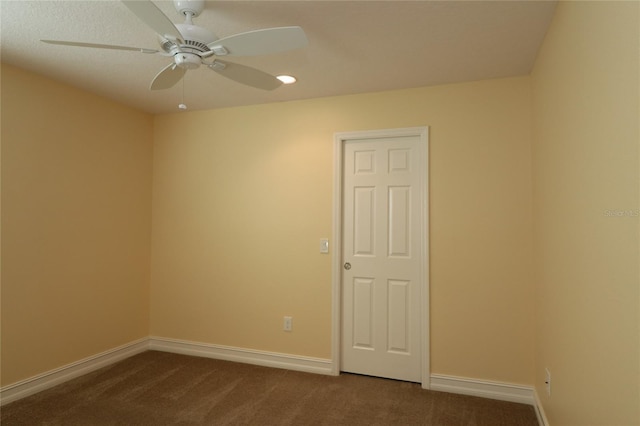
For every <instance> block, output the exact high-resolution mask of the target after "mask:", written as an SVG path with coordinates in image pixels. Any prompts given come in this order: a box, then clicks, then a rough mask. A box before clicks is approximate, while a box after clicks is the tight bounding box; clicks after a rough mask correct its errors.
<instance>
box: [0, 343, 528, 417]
mask: <svg viewBox="0 0 640 426" xmlns="http://www.w3.org/2000/svg"><path fill="white" fill-rule="evenodd" d="M0 419H1V424H2V426H12V425H28V426H35V425H65V426H67V425H70V426H73V425H82V426H91V425H154V426H155V425H180V426H187V425H260V426H263V425H368V426H370V425H433V426H436V425H437V426H458V425H487V426H501V425H504V426H537V425H538V423H537V419H536V415H535V412H534V409H533V407H532V406H529V405H524V404H517V403H512V402H504V401H495V400H490V399H484V398H476V397H470V396H463V395H455V394H450V393H444V392H434V391H427V390H424V389H422V388H421V387H420V385H419V384H416V383H406V382H399V381H395V380H387V379H380V378H375V377H367V376H358V375H353V374H342V375H340V376H338V377H333V376H324V375H318V374H310V373H301V372H295V371H288V370H280V369H273V368H267V367H259V366H254V365H248V364H238V363H234V362H228V361H219V360H214V359H209V358H199V357H192V356H185V355H177V354H171V353H165V352H156V351H149V352H145V353H142V354H139V355H136V356H134V357H131V358H128V359H126V360H124V361H121V362H119V363H116V364H113V365H111V366H108V367H105V368H102V369H100V370H97V371H95V372H93V373H90V374H87V375H85V376H82V377H79V378H77V379H74V380H71V381H69V382H66V383H63V384H61V385H58V386H56V387H54V388H51V389H48V390H46V391H43V392H40V393H38V394H35V395H32V396H30V397H27V398H24V399H21V400H19V401H15V402H13V403H10V404H7V405H6V406H4V407H2V410H1V416H0Z"/></svg>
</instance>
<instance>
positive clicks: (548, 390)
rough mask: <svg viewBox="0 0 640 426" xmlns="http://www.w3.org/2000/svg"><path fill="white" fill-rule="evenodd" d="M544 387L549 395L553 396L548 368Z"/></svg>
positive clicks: (545, 371) (545, 373)
mask: <svg viewBox="0 0 640 426" xmlns="http://www.w3.org/2000/svg"><path fill="white" fill-rule="evenodd" d="M544 387H545V388H546V389H547V395H549V396H551V373H550V372H549V369H548V368H545V369H544Z"/></svg>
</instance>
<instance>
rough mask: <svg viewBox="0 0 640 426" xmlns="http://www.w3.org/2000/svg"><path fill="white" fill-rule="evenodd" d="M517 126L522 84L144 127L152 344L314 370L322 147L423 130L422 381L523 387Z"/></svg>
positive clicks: (527, 147) (327, 225)
mask: <svg viewBox="0 0 640 426" xmlns="http://www.w3.org/2000/svg"><path fill="white" fill-rule="evenodd" d="M282 90H286V89H282ZM530 120H531V97H530V80H529V78H528V77H522V78H513V79H504V80H493V81H483V82H474V83H467V84H458V85H449V86H439V87H430V88H422V89H414V90H404V91H394V92H386V93H377V94H365V95H358V96H345V97H336V98H324V99H315V100H308V101H299V102H290V103H280V104H270V105H261V106H251V107H242V108H231V109H222V110H212V111H202V112H188V113H176V114H170V115H161V116H156V117H155V125H154V135H155V136H154V138H155V139H154V140H155V146H154V168H153V209H152V211H153V221H152V222H153V226H152V229H153V231H152V234H153V237H152V288H151V332H152V334H153V335H156V336H161V337H168V338H175V339H184V340H190V341H198V342H206V343H213V344H220V345H230V346H236V347H242V348H252V349H259V350H266V351H275V352H283V353H291V354H298V355H307V356H313V357H321V358H329V357H330V355H331V335H330V332H331V257H330V256H327V255H321V254H319V252H318V242H319V239H320V238H321V237H330V236H331V225H332V224H331V214H332V177H333V170H332V167H333V152H332V150H333V134H334V132H338V131H352V130H369V129H380V128H395V127H409V126H425V125H428V126H430V158H431V162H430V203H431V212H430V221H431V226H430V230H431V241H430V244H431V362H432V365H431V367H432V372H434V373H442V374H452V375H458V376H466V377H474V378H481V379H489V380H497V381H505V382H515V383H525V384H527V383H532V381H533V339H532V336H533V288H532V280H531V274H532V269H531V259H532V237H531V230H532V217H531V212H532V206H531V191H532V188H531V168H530V166H531V140H530V138H531V126H530V124H531V123H530ZM335 243H336V242H335V241H332V244H335ZM284 315H291V316H293V317H294V331H293V332H292V333H285V332H283V331H282V317H283V316H284Z"/></svg>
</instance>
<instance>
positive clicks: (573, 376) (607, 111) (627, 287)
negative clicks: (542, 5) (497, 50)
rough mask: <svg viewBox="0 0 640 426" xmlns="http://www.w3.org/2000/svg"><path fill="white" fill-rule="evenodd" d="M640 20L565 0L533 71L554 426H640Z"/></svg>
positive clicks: (607, 7) (539, 334)
mask: <svg viewBox="0 0 640 426" xmlns="http://www.w3.org/2000/svg"><path fill="white" fill-rule="evenodd" d="M639 17H640V10H639V3H638V2H625V3H622V2H562V3H560V4H559V6H558V8H557V11H556V15H555V18H554V21H553V24H552V26H551V28H550V30H549V32H548V34H547V37H546V39H545V42H544V45H543V47H542V49H541V51H540V53H539V57H538V60H537V62H536V66H535V70H534V72H533V78H532V81H533V95H534V117H535V119H534V123H535V125H534V130H535V132H534V133H535V139H534V149H533V153H534V156H533V176H534V200H533V201H534V220H535V233H534V235H535V259H536V260H535V272H536V274H535V280H536V287H537V297H536V300H537V327H536V342H537V343H536V348H537V350H536V370H535V384H536V388H537V391H538V394H539V395H540V398H541V400H542V403H543V406H544V409H545V411H546V414H547V417H548V419H549V421H550V423H551V424H552V425H553V426H566V425H587V424H588V425H638V424H640V414H639V410H640V392H639V385H640V383H639V377H640V376H639V373H640V370H639V365H638V363H639V360H640V352H639V347H640V346H639V336H638V330H639V325H640V318H639V307H638V300H639V294H638V292H639V288H640V274H639V270H638V269H639V262H638V258H639V243H640V227H639V220H638V212H639V210H638V209H639V208H640V204H639V192H640V188H639V184H640V175H639V167H638V159H639V141H640V139H639V136H640V134H639V129H638V126H639V117H640V109H639V107H638V102H639V101H638V100H639V97H640V96H639V95H640V87H639V84H638V82H639V79H640V69H639V67H638V58H639V51H640V49H639V36H640V34H639V27H640V25H639V24H640V22H639ZM545 367H546V368H548V369H549V370H550V372H551V383H552V390H551V396H550V397H549V396H547V395H546V393H545V390H544V384H543V379H544V368H545Z"/></svg>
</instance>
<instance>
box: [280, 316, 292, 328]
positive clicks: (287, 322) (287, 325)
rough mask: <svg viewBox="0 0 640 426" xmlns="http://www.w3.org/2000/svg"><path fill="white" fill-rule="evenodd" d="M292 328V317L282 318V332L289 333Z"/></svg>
mask: <svg viewBox="0 0 640 426" xmlns="http://www.w3.org/2000/svg"><path fill="white" fill-rule="evenodd" d="M292 328H293V317H284V325H283V327H282V329H283V330H284V331H291V330H292Z"/></svg>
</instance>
